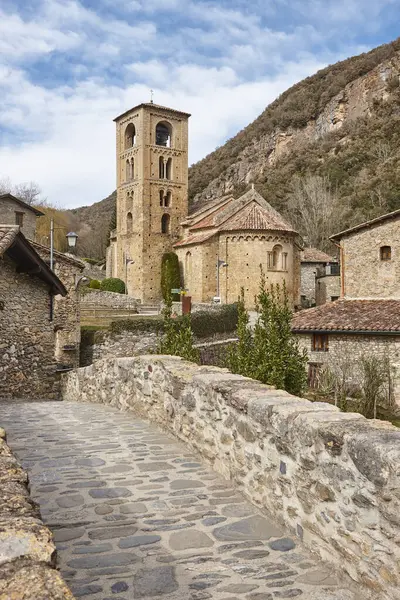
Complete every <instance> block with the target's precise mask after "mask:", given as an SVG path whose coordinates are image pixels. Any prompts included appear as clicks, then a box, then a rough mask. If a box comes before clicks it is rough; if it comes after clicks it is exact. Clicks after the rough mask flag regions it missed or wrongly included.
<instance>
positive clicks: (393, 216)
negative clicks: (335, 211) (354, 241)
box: [329, 209, 400, 242]
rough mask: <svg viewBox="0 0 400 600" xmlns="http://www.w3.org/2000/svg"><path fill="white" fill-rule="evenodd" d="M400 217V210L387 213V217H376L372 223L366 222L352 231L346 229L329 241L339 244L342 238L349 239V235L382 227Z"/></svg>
mask: <svg viewBox="0 0 400 600" xmlns="http://www.w3.org/2000/svg"><path fill="white" fill-rule="evenodd" d="M397 217H400V209H398V210H394V211H393V212H390V213H386V214H385V215H381V216H380V217H376V218H375V219H371V220H370V221H365V223H360V224H359V225H356V226H355V227H351V228H350V229H345V230H344V231H341V232H340V233H336V234H335V235H332V236H331V237H330V238H329V239H330V240H332V241H335V242H339V241H340V240H341V239H342V238H344V237H347V236H348V235H352V234H353V233H356V232H357V231H362V230H363V229H368V228H369V227H375V226H376V225H380V224H381V223H384V222H385V221H389V220H390V219H397Z"/></svg>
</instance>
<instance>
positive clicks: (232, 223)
mask: <svg viewBox="0 0 400 600" xmlns="http://www.w3.org/2000/svg"><path fill="white" fill-rule="evenodd" d="M183 225H186V226H188V229H189V232H188V237H186V238H184V239H182V240H180V241H179V242H178V243H177V244H175V247H182V246H188V245H191V244H201V243H202V242H205V241H206V240H208V239H210V238H211V237H213V236H214V235H215V234H216V233H218V232H222V231H285V232H288V233H294V234H296V233H297V232H296V231H295V230H294V229H293V228H292V227H291V226H290V225H289V224H288V223H287V222H286V221H285V220H284V219H283V217H282V216H281V215H280V214H279V213H278V211H276V210H275V209H274V208H273V207H272V206H271V205H270V204H269V203H268V202H267V201H266V200H265V198H263V197H262V196H261V195H260V194H259V193H258V192H257V191H256V190H255V189H254V188H252V189H251V190H249V191H248V192H246V193H245V194H243V196H240V197H239V198H233V197H232V196H225V197H223V198H220V199H219V200H218V201H217V202H216V201H213V202H212V203H210V204H208V205H207V206H205V207H204V208H203V209H201V210H199V211H197V212H196V213H194V214H192V215H189V217H188V218H187V219H186V220H185V221H184V222H183Z"/></svg>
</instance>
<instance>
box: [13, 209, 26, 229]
mask: <svg viewBox="0 0 400 600" xmlns="http://www.w3.org/2000/svg"><path fill="white" fill-rule="evenodd" d="M24 214H25V213H23V212H16V213H15V224H16V225H19V226H20V227H22V226H23V224H24Z"/></svg>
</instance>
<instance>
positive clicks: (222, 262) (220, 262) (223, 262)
mask: <svg viewBox="0 0 400 600" xmlns="http://www.w3.org/2000/svg"><path fill="white" fill-rule="evenodd" d="M227 266H228V263H227V262H225V261H224V260H220V259H219V258H218V259H217V296H216V297H217V298H219V269H220V267H227ZM219 301H220V300H218V301H217V302H219Z"/></svg>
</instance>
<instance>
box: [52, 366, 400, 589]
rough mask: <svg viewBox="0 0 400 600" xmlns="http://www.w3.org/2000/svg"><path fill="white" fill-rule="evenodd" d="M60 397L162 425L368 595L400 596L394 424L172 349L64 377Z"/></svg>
mask: <svg viewBox="0 0 400 600" xmlns="http://www.w3.org/2000/svg"><path fill="white" fill-rule="evenodd" d="M62 394H63V398H64V399H65V400H70V401H77V400H78V401H82V402H99V403H103V404H110V405H112V406H115V407H118V408H120V409H122V410H132V411H133V412H135V413H136V414H137V415H140V416H142V417H144V418H147V419H149V420H151V421H153V422H157V423H159V424H160V425H161V426H162V427H163V428H165V429H168V430H169V431H172V432H173V433H174V434H175V435H176V436H177V437H178V438H179V439H181V440H184V441H185V442H186V443H188V444H189V445H190V446H191V447H192V448H193V449H195V450H196V451H197V452H198V453H199V454H201V455H202V456H203V457H205V458H206V459H207V460H208V461H209V462H210V463H211V464H212V465H213V467H214V469H215V470H217V471H218V472H220V473H221V474H223V475H224V476H225V477H226V478H228V479H231V480H234V481H235V482H236V484H237V486H238V489H240V491H241V492H242V493H244V494H245V495H246V496H247V497H248V498H249V500H250V501H252V502H253V503H254V504H256V505H258V506H260V507H263V508H265V509H266V510H267V511H268V512H269V513H270V514H272V515H273V516H274V517H275V518H276V519H277V521H280V522H282V523H284V524H285V525H287V526H289V527H290V529H291V530H292V531H294V532H296V534H297V535H298V536H299V537H300V538H301V539H302V540H304V542H305V544H306V545H308V547H310V548H311V549H312V550H313V551H314V552H318V553H319V554H320V556H321V557H322V558H323V559H325V560H328V561H330V562H334V563H336V564H337V565H338V566H339V567H340V568H342V569H345V570H346V571H347V572H348V573H349V575H350V576H351V577H352V578H353V579H354V580H355V581H357V582H359V584H360V585H362V586H364V590H365V595H364V597H365V598H368V597H369V595H368V591H367V590H369V592H370V593H371V594H372V597H373V598H377V597H379V598H380V599H382V600H389V599H390V600H399V598H400V595H399V589H400V547H399V544H400V535H399V525H400V517H399V515H400V472H399V465H400V443H399V442H400V431H399V430H397V429H396V428H395V427H393V426H392V425H390V424H389V423H386V422H382V421H368V420H367V419H365V418H364V417H362V416H361V415H359V414H353V413H341V412H340V411H339V410H338V409H337V408H335V407H334V406H331V405H328V404H324V403H312V402H309V401H307V400H304V399H302V398H297V397H295V396H291V395H290V394H288V393H287V392H284V391H281V390H276V389H274V388H272V387H270V386H266V385H263V384H261V383H258V382H256V381H253V380H251V379H247V378H245V377H241V376H239V375H233V374H231V373H229V372H228V371H227V370H226V369H219V368H217V367H209V366H204V367H199V366H197V365H194V364H192V363H188V362H186V361H184V360H182V359H180V358H177V357H170V356H154V355H150V356H140V357H134V358H117V359H111V360H100V361H97V362H95V363H94V364H93V365H91V366H89V367H84V368H82V369H77V370H75V371H72V372H70V373H68V374H65V375H63V376H62ZM111 435H112V433H111ZM377 594H378V595H377Z"/></svg>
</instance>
